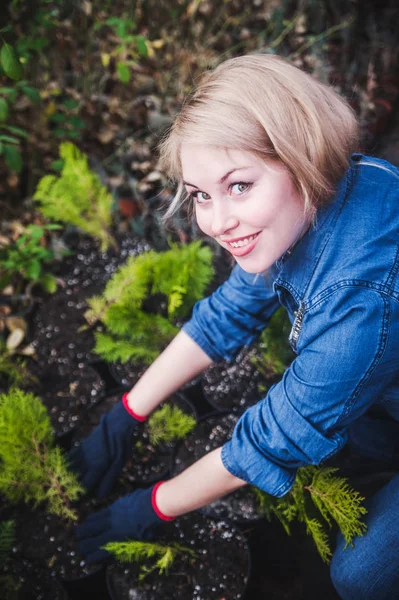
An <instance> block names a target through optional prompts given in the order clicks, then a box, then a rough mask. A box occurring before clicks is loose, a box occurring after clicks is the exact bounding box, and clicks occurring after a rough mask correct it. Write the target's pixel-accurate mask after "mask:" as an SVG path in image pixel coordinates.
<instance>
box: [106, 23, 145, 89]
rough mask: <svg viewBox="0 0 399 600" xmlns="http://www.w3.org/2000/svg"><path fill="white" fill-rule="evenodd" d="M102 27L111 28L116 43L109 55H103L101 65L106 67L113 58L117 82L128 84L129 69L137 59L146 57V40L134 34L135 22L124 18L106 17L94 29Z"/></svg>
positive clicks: (129, 77)
mask: <svg viewBox="0 0 399 600" xmlns="http://www.w3.org/2000/svg"><path fill="white" fill-rule="evenodd" d="M104 25H107V26H108V27H111V29H112V30H113V33H114V36H115V38H116V39H117V40H118V43H117V45H116V46H115V48H114V49H113V50H112V52H111V53H110V54H107V55H103V57H102V58H103V65H108V64H109V62H110V59H111V57H113V58H115V59H116V73H117V75H118V78H119V80H120V81H121V82H122V83H129V81H130V79H131V73H130V67H131V66H134V65H135V64H136V60H137V59H138V58H140V57H146V56H148V46H147V40H146V38H145V37H144V36H143V35H138V34H135V33H134V31H135V30H136V28H137V25H136V22H135V21H134V20H133V19H130V18H128V17H126V16H122V17H117V16H112V17H108V18H107V19H106V20H105V21H103V22H100V23H97V24H96V25H95V29H99V28H101V27H103V26H104Z"/></svg>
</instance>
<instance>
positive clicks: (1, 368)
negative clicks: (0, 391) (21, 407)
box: [0, 339, 36, 386]
mask: <svg viewBox="0 0 399 600" xmlns="http://www.w3.org/2000/svg"><path fill="white" fill-rule="evenodd" d="M0 375H4V376H6V377H7V379H8V382H9V384H10V386H22V385H23V384H24V383H25V384H26V383H32V382H34V381H36V379H35V377H33V375H31V374H30V373H29V371H28V369H27V368H26V364H25V361H24V360H22V359H20V358H18V357H17V358H16V357H14V356H13V357H12V356H11V355H10V353H9V352H8V349H7V346H6V344H5V343H4V342H3V341H2V340H1V339H0Z"/></svg>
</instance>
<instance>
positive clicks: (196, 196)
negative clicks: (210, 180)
mask: <svg viewBox="0 0 399 600" xmlns="http://www.w3.org/2000/svg"><path fill="white" fill-rule="evenodd" d="M190 196H191V198H192V199H193V200H194V201H195V202H196V203H197V204H205V202H207V201H208V200H210V199H211V197H210V195H209V194H207V193H206V192H200V191H198V192H192V193H191V194H190Z"/></svg>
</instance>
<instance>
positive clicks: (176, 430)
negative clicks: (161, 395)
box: [148, 404, 195, 446]
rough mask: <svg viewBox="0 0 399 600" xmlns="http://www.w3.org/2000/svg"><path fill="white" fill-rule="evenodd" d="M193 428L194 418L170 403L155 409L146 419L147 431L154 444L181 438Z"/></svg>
mask: <svg viewBox="0 0 399 600" xmlns="http://www.w3.org/2000/svg"><path fill="white" fill-rule="evenodd" d="M194 428H195V419H194V418H193V417H191V416H190V415H187V414H186V413H184V412H183V411H182V410H180V409H179V408H178V407H177V406H171V405H170V404H165V406H163V407H162V408H159V409H158V410H156V411H155V412H154V413H153V414H152V415H151V417H150V418H149V419H148V433H149V436H150V442H151V443H152V444H154V446H157V445H158V444H162V443H167V442H173V441H175V440H182V439H184V438H185V437H186V436H187V435H188V434H189V433H190V432H191V431H192V430H193V429H194Z"/></svg>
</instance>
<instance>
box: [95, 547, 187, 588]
mask: <svg viewBox="0 0 399 600" xmlns="http://www.w3.org/2000/svg"><path fill="white" fill-rule="evenodd" d="M103 548H104V549H105V550H107V551H108V552H109V553H110V554H113V555H114V556H115V558H116V559H117V560H119V561H120V562H134V563H138V564H141V565H142V566H141V570H140V574H139V577H138V579H139V582H141V581H143V579H145V577H147V575H149V574H150V573H152V571H154V570H155V569H157V570H158V573H159V574H160V575H163V574H167V573H168V570H169V569H170V567H171V566H172V565H173V563H174V561H175V559H176V557H177V556H178V555H179V554H184V555H186V556H191V557H195V556H196V553H195V552H194V550H191V549H190V548H185V547H184V546H180V545H179V544H170V545H168V546H166V545H163V544H155V543H152V542H138V541H134V540H131V541H127V542H109V543H108V544H106V545H105V546H103ZM151 559H152V564H151V565H149V566H148V565H146V564H143V563H145V562H148V561H149V560H151Z"/></svg>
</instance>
